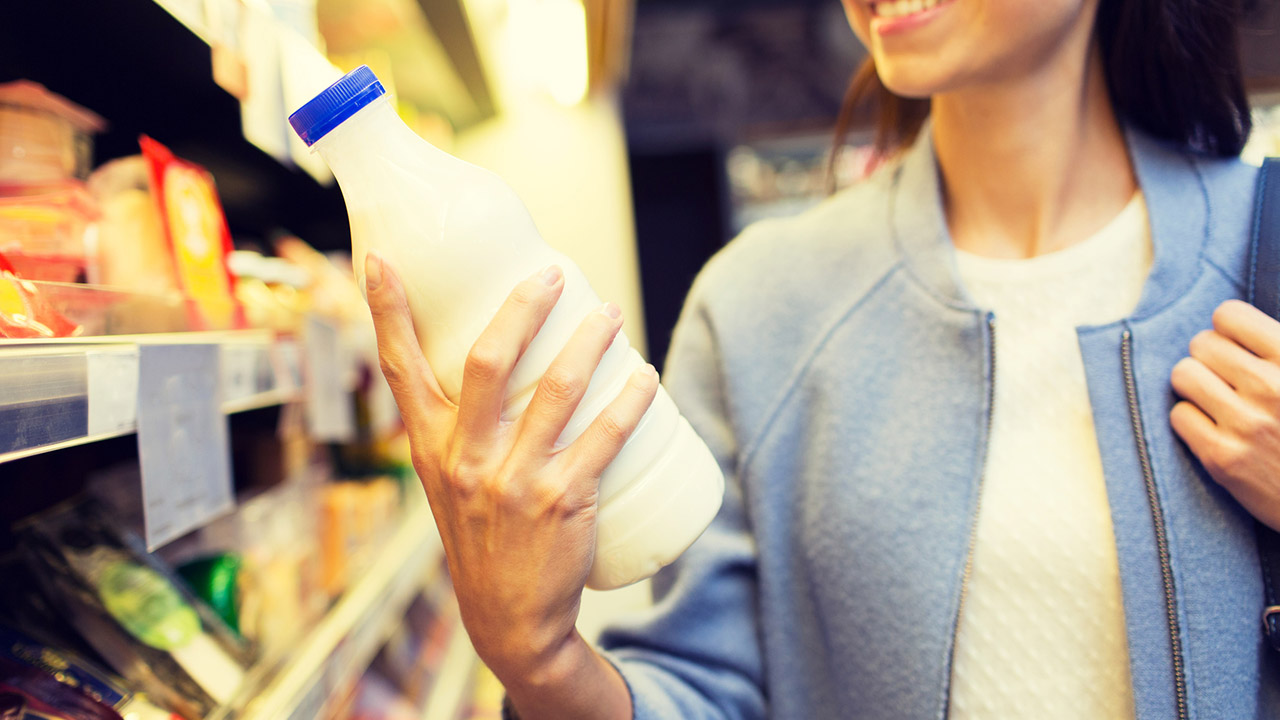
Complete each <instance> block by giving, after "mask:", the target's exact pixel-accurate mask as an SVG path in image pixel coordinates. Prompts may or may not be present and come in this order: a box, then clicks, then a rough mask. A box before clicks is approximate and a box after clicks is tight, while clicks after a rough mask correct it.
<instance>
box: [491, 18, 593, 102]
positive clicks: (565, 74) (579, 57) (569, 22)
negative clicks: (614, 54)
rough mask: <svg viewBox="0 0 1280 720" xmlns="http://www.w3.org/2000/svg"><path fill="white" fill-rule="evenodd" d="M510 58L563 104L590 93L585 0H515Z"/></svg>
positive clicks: (579, 99)
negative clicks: (522, 66) (588, 85)
mask: <svg viewBox="0 0 1280 720" xmlns="http://www.w3.org/2000/svg"><path fill="white" fill-rule="evenodd" d="M508 17H509V25H508V32H509V33H510V37H511V45H512V49H513V51H514V52H513V53H512V55H511V57H510V60H511V61H513V62H515V63H518V64H520V65H524V66H525V67H526V68H527V69H528V71H530V72H531V74H532V75H533V78H532V79H533V80H534V83H535V84H536V85H538V86H539V87H541V88H542V89H543V90H545V91H546V92H548V93H550V95H551V97H552V98H554V99H555V101H556V102H558V103H560V104H562V105H577V104H578V103H580V102H582V100H583V99H584V98H586V96H587V84H588V70H587V62H588V61H587V13H586V9H585V8H584V7H583V5H582V1H581V0H511V3H510V15H509V16H508Z"/></svg>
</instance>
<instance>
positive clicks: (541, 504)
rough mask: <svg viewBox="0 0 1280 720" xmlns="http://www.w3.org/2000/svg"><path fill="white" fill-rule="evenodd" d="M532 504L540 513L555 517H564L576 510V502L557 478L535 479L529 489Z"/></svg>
mask: <svg viewBox="0 0 1280 720" xmlns="http://www.w3.org/2000/svg"><path fill="white" fill-rule="evenodd" d="M530 491H531V495H532V500H533V505H534V506H535V507H537V508H538V509H539V511H540V512H542V513H548V514H550V515H553V516H556V517H566V516H569V515H572V514H574V513H575V512H577V510H578V503H577V502H575V500H574V498H573V497H572V496H571V495H570V493H569V492H568V488H567V487H566V486H565V484H564V483H563V482H561V481H560V480H559V479H558V478H546V479H541V480H538V481H535V482H534V483H533V486H532V487H531V489H530Z"/></svg>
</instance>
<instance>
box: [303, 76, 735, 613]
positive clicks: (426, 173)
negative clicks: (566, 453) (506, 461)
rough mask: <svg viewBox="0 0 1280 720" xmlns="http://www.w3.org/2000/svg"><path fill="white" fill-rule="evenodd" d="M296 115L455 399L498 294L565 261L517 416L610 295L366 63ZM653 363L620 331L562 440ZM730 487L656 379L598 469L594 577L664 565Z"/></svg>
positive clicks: (522, 371) (356, 239) (521, 371)
mask: <svg viewBox="0 0 1280 720" xmlns="http://www.w3.org/2000/svg"><path fill="white" fill-rule="evenodd" d="M289 122H290V123H291V124H292V125H293V128H294V130H296V131H297V133H298V135H299V137H301V138H302V139H303V140H304V141H306V142H307V144H308V145H310V146H311V147H312V148H314V149H315V150H316V151H317V152H319V154H320V156H321V157H322V158H324V160H325V162H326V163H328V165H329V167H330V169H331V170H333V174H334V176H335V177H337V179H338V184H339V186H340V187H341V188H342V195H343V198H344V199H345V201H346V203H347V210H348V212H349V214H350V217H351V241H352V255H353V260H354V264H355V270H356V275H357V277H358V278H360V283H361V285H362V286H363V270H364V262H365V253H366V251H367V250H369V249H376V250H378V251H379V252H380V253H381V254H382V255H383V256H384V257H385V258H386V259H387V260H388V262H390V263H391V265H393V266H394V267H395V268H396V269H397V270H398V271H399V275H400V277H401V278H402V279H403V281H404V283H405V290H406V292H407V294H408V299H409V307H410V310H411V311H412V312H413V315H414V319H415V321H416V327H417V330H418V339H419V340H420V341H421V343H422V349H423V352H424V353H425V354H426V356H427V359H428V360H429V361H430V363H431V367H432V369H433V370H434V371H435V374H436V377H437V378H438V379H439V380H440V385H441V387H442V388H443V389H444V392H445V393H446V394H447V395H448V396H449V397H450V399H452V400H453V401H454V402H457V400H458V395H459V391H460V388H461V385H462V376H463V365H464V363H465V361H466V357H467V353H468V351H469V350H470V348H471V346H472V345H473V344H474V343H475V341H476V339H477V338H478V337H479V336H480V333H481V332H482V331H483V330H484V328H485V326H486V325H488V323H489V320H490V319H491V317H492V314H493V311H494V308H497V307H500V306H501V304H502V302H503V301H504V300H505V298H506V297H507V295H508V294H509V293H510V292H511V289H512V288H513V287H515V285H516V284H517V283H519V282H520V281H522V280H524V279H525V278H527V277H529V276H531V275H533V274H534V273H536V272H537V271H538V270H539V269H540V268H543V267H545V266H547V265H551V264H555V265H559V266H560V267H562V268H563V269H564V290H563V293H562V294H561V296H560V300H559V302H558V303H557V305H556V307H555V309H554V310H553V311H552V312H551V315H550V316H549V317H548V318H547V320H546V322H545V323H544V324H543V326H542V329H541V331H540V332H539V333H538V334H537V336H536V337H535V338H534V340H533V341H532V343H531V344H530V345H529V347H528V349H527V350H526V351H525V353H524V355H523V356H522V357H521V359H520V362H519V363H518V364H517V365H516V368H515V370H514V372H513V373H512V376H511V380H510V383H509V384H508V388H507V401H506V404H505V407H504V409H503V417H504V419H507V420H511V419H514V418H516V417H518V416H519V415H520V414H521V413H523V412H524V410H525V408H526V407H527V406H528V403H529V401H530V400H531V399H532V397H533V394H534V390H535V388H536V387H537V384H538V381H539V379H540V378H541V377H542V375H543V374H544V373H545V372H546V370H547V367H548V366H549V365H550V364H551V361H552V360H554V359H555V357H556V355H557V354H559V352H560V350H561V349H562V348H563V347H564V346H565V344H566V343H567V342H568V340H569V338H570V336H571V335H572V333H573V332H574V331H575V330H576V329H577V327H578V325H579V324H580V323H581V322H582V320H583V318H585V317H586V316H587V315H588V314H589V313H591V312H593V311H595V310H596V309H597V308H599V307H600V300H599V298H598V297H597V296H596V294H595V292H594V291H593V290H592V289H591V287H590V286H589V285H588V283H587V279H586V277H585V276H584V275H583V273H582V271H581V270H579V269H578V267H577V265H575V264H574V263H573V261H572V260H570V259H569V258H568V257H566V256H565V255H563V254H562V253H559V252H556V251H555V250H553V249H552V248H551V247H550V246H548V245H547V244H546V243H545V242H543V240H542V238H541V236H539V234H538V230H537V228H536V227H535V226H534V224H533V220H532V218H530V216H529V212H528V210H526V209H525V207H524V205H523V204H522V203H521V202H520V200H519V198H517V197H516V195H515V193H514V192H512V190H511V188H509V187H508V186H507V185H506V184H505V183H504V182H502V180H501V179H499V178H498V177H497V176H496V175H493V174H492V173H489V172H487V171H484V170H481V169H480V168H477V167H475V166H473V165H469V164H467V163H465V162H462V161H461V160H458V159H457V158H454V157H452V156H451V155H449V154H447V153H445V152H443V151H441V150H439V149H438V148H435V147H433V146H431V145H430V144H428V143H427V142H426V141H425V140H423V139H422V138H420V137H418V136H417V135H416V134H414V133H413V131H412V130H410V129H409V128H408V126H406V125H405V124H404V123H403V122H402V121H401V120H400V118H399V117H398V116H397V115H396V112H395V110H394V108H393V107H392V106H391V105H390V104H389V103H388V100H387V98H386V95H385V92H384V90H383V87H382V85H381V84H380V83H379V82H378V79H377V78H376V77H374V74H373V72H372V71H370V70H369V68H368V67H363V66H362V67H360V68H357V69H356V70H355V71H353V72H351V73H349V74H348V75H346V76H344V77H343V78H342V79H341V80H339V81H338V82H336V83H334V84H333V85H332V86H330V87H329V89H327V90H325V91H324V92H323V93H321V94H320V95H318V96H317V97H316V98H314V99H313V100H311V101H310V102H308V103H307V104H306V105H304V106H303V107H302V108H301V109H300V110H298V111H297V112H295V113H294V114H293V115H291V116H290V118H289ZM643 364H644V361H643V360H642V359H641V358H640V356H639V354H638V353H636V352H635V351H634V350H633V349H631V347H630V345H629V343H628V341H627V338H626V335H625V334H623V333H619V334H618V336H617V339H616V340H615V342H614V344H613V346H612V347H611V348H609V350H608V351H607V352H606V353H605V355H604V358H603V360H602V361H601V362H600V365H599V366H598V368H597V370H596V372H595V375H594V377H593V378H592V381H591V383H590V387H589V388H588V389H587V392H586V396H585V397H584V398H583V399H582V402H581V404H579V406H578V409H577V412H576V413H574V415H573V417H572V418H571V419H570V421H569V424H568V426H567V427H566V429H565V431H564V432H563V433H562V434H561V436H560V442H561V443H564V444H567V443H570V442H572V441H573V440H575V439H577V437H578V436H579V435H580V434H581V433H582V432H583V431H584V430H586V428H587V427H588V426H589V425H590V423H591V422H592V421H593V420H594V419H595V418H596V416H597V415H598V414H599V413H600V411H601V410H603V409H604V408H605V406H606V405H607V404H608V403H609V402H611V401H612V400H613V399H614V398H615V397H616V396H617V394H618V392H619V391H620V390H621V389H622V387H623V385H624V383H625V382H626V380H627V378H628V377H629V376H630V375H631V373H632V372H633V371H634V370H636V369H638V368H639V367H641V366H642V365H643ZM723 494H724V477H723V475H722V473H721V471H720V467H719V465H718V464H717V463H716V460H715V458H714V457H713V456H712V454H711V451H710V450H708V449H707V447H706V445H705V444H703V442H702V440H701V439H700V438H699V437H698V436H697V434H696V433H694V431H693V428H692V427H691V426H690V425H689V423H688V421H687V420H685V419H684V418H683V417H682V416H681V415H680V412H679V410H677V409H676V406H675V403H674V402H672V400H671V398H670V397H668V396H667V394H666V392H665V391H662V390H659V392H658V396H657V398H656V399H655V400H654V402H653V405H652V406H651V407H650V408H649V411H648V412H647V413H646V414H645V416H644V418H643V420H641V422H640V425H639V426H638V427H637V428H636V430H635V432H633V433H632V435H631V438H630V440H629V441H628V442H627V444H626V446H625V447H624V448H623V450H622V452H621V453H619V455H618V456H617V458H616V459H615V460H614V461H613V463H612V464H611V465H610V466H609V467H608V469H606V470H605V472H604V474H603V476H602V477H601V478H600V491H599V516H598V517H599V520H598V522H597V526H596V549H595V562H594V564H593V566H592V568H591V573H590V576H589V578H588V580H587V584H588V585H589V586H590V587H593V588H600V589H604V588H614V587H620V586H622V585H626V584H629V583H632V582H635V581H637V580H640V579H641V578H644V577H647V576H649V575H652V574H653V573H655V572H657V571H658V569H659V568H661V567H662V566H663V565H666V564H667V563H669V562H671V561H672V560H674V559H675V558H676V557H677V556H679V555H680V553H682V552H684V550H685V549H686V548H688V547H689V545H691V544H692V543H693V541H694V540H695V539H697V537H698V536H699V535H701V534H702V531H703V530H705V529H706V527H707V525H708V524H710V522H711V520H712V518H713V517H715V514H716V512H717V511H718V510H719V508H720V501H721V498H722V496H723Z"/></svg>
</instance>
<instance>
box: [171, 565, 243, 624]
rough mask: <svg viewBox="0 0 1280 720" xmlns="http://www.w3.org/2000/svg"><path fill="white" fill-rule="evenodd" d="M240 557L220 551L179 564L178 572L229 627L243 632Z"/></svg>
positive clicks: (188, 585)
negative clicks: (241, 623)
mask: <svg viewBox="0 0 1280 720" xmlns="http://www.w3.org/2000/svg"><path fill="white" fill-rule="evenodd" d="M240 566H241V562H240V556H239V555H237V554H235V553H225V552H224V553H217V554H215V555H210V556H208V557H202V558H199V559H198V560H192V561H191V562H187V563H183V564H182V565H180V566H178V575H180V576H181V577H182V579H183V580H185V581H186V582H187V587H189V588H191V591H192V592H194V593H195V594H196V596H197V597H199V598H200V599H201V600H203V601H205V602H206V603H208V604H209V607H210V608H212V609H213V611H214V612H216V613H217V614H218V617H220V618H222V621H223V622H225V623H226V624H227V627H229V628H231V629H232V630H235V631H236V632H239V631H240V612H239V604H240V603H239V594H240V593H239V584H240V583H239V575H240Z"/></svg>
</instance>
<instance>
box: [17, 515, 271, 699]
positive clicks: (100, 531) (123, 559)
mask: <svg viewBox="0 0 1280 720" xmlns="http://www.w3.org/2000/svg"><path fill="white" fill-rule="evenodd" d="M21 547H22V549H23V552H24V555H25V558H26V560H27V562H28V563H29V564H30V565H31V566H32V570H33V574H35V576H36V577H37V578H38V579H39V580H40V582H41V583H42V585H43V589H44V591H45V594H46V595H48V596H49V597H50V599H51V600H53V601H54V603H55V604H56V605H57V607H58V610H59V613H60V615H62V616H63V617H64V618H66V620H67V621H68V622H69V623H70V624H71V625H72V626H74V627H75V628H76V630H77V632H78V633H79V634H80V635H81V636H82V637H83V638H84V640H85V641H87V642H88V643H89V644H90V645H91V646H92V647H93V648H94V650H95V651H97V653H98V654H99V655H101V656H102V657H103V658H104V659H105V660H106V661H107V663H109V664H110V665H111V667H112V669H114V670H115V671H116V672H118V673H120V674H121V675H122V676H123V677H124V678H125V679H126V680H127V681H128V682H129V683H130V684H132V685H133V686H135V687H137V688H139V689H141V690H143V691H145V692H146V693H147V694H148V695H150V697H151V698H152V699H154V700H155V701H157V702H158V703H160V704H161V705H163V706H164V707H166V708H167V709H169V710H171V711H173V712H176V713H178V714H180V715H182V716H184V717H189V718H197V717H204V716H205V715H207V714H209V713H210V712H212V711H213V710H214V709H216V708H217V707H219V706H221V705H224V704H226V703H228V702H230V701H231V700H232V698H233V697H234V695H235V693H236V692H237V690H238V689H239V688H240V685H241V683H242V681H243V679H244V674H245V668H246V667H247V666H248V663H249V659H250V658H249V653H248V649H247V648H246V646H245V645H244V644H243V643H242V642H241V641H240V640H239V639H238V638H236V637H235V635H234V634H233V633H232V632H231V631H230V630H229V629H228V628H227V627H226V626H225V625H224V624H223V623H222V621H221V620H219V619H218V617H217V616H216V615H215V614H214V613H213V612H212V611H211V610H210V609H209V608H208V607H207V606H206V605H205V604H204V603H202V602H200V600H198V599H197V598H196V597H194V596H193V595H191V594H190V593H189V592H188V591H187V590H186V588H185V587H184V586H183V584H182V582H181V581H180V580H178V579H177V578H176V577H175V576H174V575H173V573H172V572H171V571H170V570H169V569H168V568H167V567H165V566H164V565H163V564H161V563H160V562H159V560H157V559H156V558H155V557H154V556H152V555H150V554H148V553H146V552H145V551H144V550H143V547H142V544H141V541H140V540H139V539H138V538H137V537H136V536H133V535H131V534H129V533H125V532H122V531H119V530H118V529H117V528H115V527H114V525H113V524H112V523H111V522H110V520H109V519H108V517H107V516H106V515H105V513H103V512H102V511H101V510H99V509H97V508H96V506H94V505H91V504H88V503H82V504H79V505H73V506H68V507H61V508H58V509H55V510H53V511H51V512H49V513H48V514H45V515H41V516H37V517H36V518H33V519H31V520H28V521H27V522H26V523H25V524H24V526H23V528H22V544H21Z"/></svg>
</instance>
